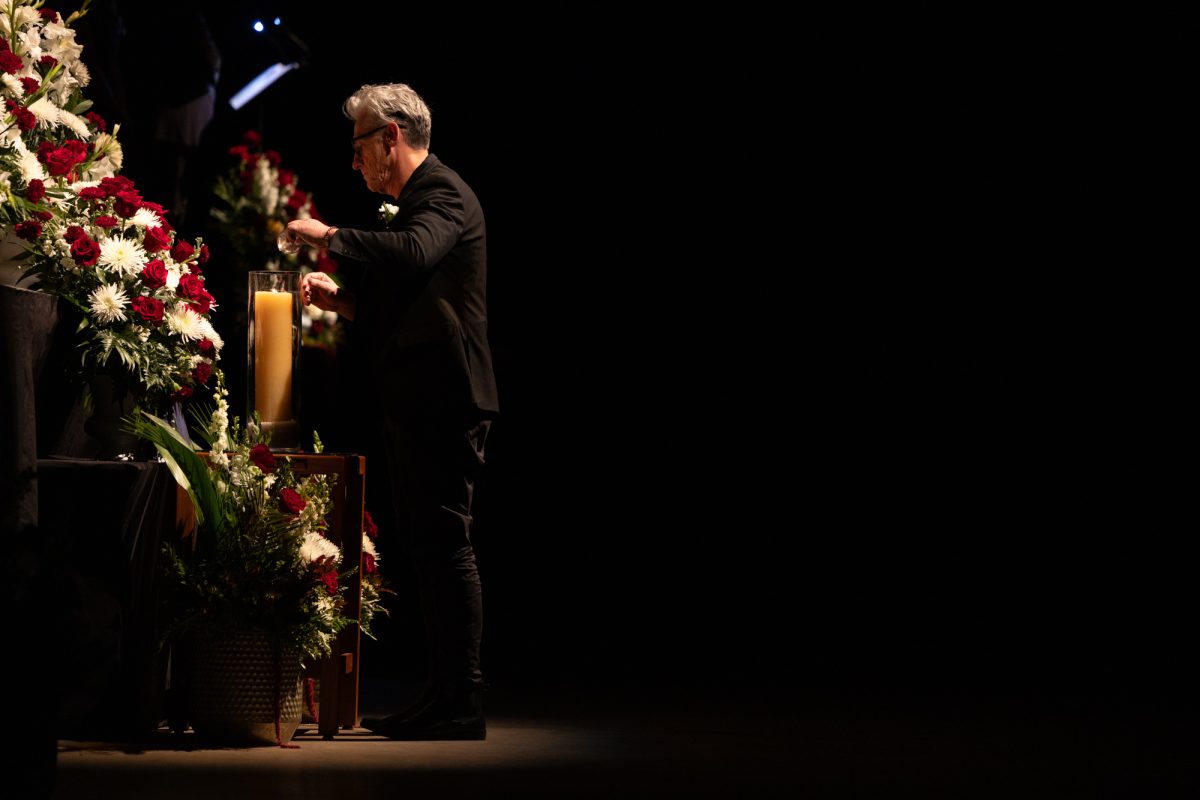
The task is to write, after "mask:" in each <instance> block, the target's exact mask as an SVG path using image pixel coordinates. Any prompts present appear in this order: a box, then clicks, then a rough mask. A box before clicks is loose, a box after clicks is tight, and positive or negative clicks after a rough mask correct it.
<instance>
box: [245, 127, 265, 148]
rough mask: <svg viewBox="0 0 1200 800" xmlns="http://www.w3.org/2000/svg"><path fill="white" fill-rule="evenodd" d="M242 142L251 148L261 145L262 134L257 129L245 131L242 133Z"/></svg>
mask: <svg viewBox="0 0 1200 800" xmlns="http://www.w3.org/2000/svg"><path fill="white" fill-rule="evenodd" d="M242 142H243V143H244V144H245V146H246V147H248V148H250V149H251V150H257V149H259V148H260V147H262V134H261V133H259V132H258V131H246V132H245V133H243V134H242Z"/></svg>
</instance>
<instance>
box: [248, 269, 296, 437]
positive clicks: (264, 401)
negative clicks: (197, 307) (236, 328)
mask: <svg viewBox="0 0 1200 800" xmlns="http://www.w3.org/2000/svg"><path fill="white" fill-rule="evenodd" d="M249 280H250V285H249V291H248V295H249V308H248V309H247V314H246V317H247V320H248V321H249V325H248V329H247V336H246V348H247V352H246V372H247V375H246V409H247V413H248V414H252V413H254V412H258V415H259V418H260V420H261V422H262V428H263V431H264V432H267V433H270V434H271V442H270V446H271V449H272V450H292V451H294V450H298V449H299V447H300V422H299V417H300V331H301V322H300V313H301V311H300V309H301V304H300V273H299V272H294V271H266V270H262V271H254V272H251V273H250V278H249Z"/></svg>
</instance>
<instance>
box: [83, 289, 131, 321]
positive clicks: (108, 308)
mask: <svg viewBox="0 0 1200 800" xmlns="http://www.w3.org/2000/svg"><path fill="white" fill-rule="evenodd" d="M88 300H90V301H91V304H92V314H94V315H95V317H96V321H97V322H102V323H108V322H113V321H114V320H115V321H119V322H124V321H125V310H124V309H125V304H126V303H128V302H129V298H128V297H126V296H125V290H124V289H122V288H121V285H120V284H118V283H110V284H107V285H105V286H101V287H99V288H97V289H95V290H94V291H93V292H92V293H91V295H90V296H89V297H88Z"/></svg>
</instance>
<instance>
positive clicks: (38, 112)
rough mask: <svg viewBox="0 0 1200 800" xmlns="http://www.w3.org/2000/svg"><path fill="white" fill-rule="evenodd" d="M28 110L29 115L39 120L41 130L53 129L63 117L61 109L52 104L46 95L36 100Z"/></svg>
mask: <svg viewBox="0 0 1200 800" xmlns="http://www.w3.org/2000/svg"><path fill="white" fill-rule="evenodd" d="M27 108H28V109H29V113H30V114H33V116H34V117H36V118H37V123H38V127H39V128H53V127H54V126H55V125H57V124H58V123H59V120H60V119H61V117H62V114H60V113H59V112H60V109H59V107H58V106H56V105H54V103H51V102H50V100H49V99H48V98H47V97H46V96H45V95H42V96H41V97H39V98H38V99H37V100H34V101H33V102H32V103H30V104H29V105H28V106H27Z"/></svg>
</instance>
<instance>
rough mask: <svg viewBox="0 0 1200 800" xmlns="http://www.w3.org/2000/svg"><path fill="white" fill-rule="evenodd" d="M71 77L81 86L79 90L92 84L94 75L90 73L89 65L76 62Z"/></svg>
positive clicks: (72, 66)
mask: <svg viewBox="0 0 1200 800" xmlns="http://www.w3.org/2000/svg"><path fill="white" fill-rule="evenodd" d="M71 75H72V76H73V77H74V78H75V82H76V83H78V84H79V88H81V89H82V88H84V87H86V86H87V85H88V84H89V83H91V82H92V73H91V72H89V71H88V68H87V64H84V63H83V62H82V61H76V62H75V63H74V64H72V65H71Z"/></svg>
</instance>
